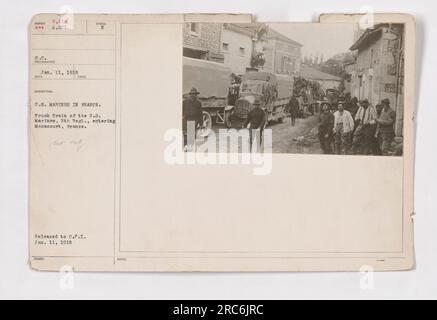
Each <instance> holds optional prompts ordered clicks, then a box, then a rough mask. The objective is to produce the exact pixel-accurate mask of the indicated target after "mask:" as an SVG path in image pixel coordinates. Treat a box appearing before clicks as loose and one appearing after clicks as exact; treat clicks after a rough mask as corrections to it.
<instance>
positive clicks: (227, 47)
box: [222, 42, 229, 51]
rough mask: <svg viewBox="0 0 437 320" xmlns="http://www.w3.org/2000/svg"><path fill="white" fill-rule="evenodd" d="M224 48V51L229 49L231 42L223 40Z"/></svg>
mask: <svg viewBox="0 0 437 320" xmlns="http://www.w3.org/2000/svg"><path fill="white" fill-rule="evenodd" d="M222 49H223V51H229V43H226V42H223V44H222Z"/></svg>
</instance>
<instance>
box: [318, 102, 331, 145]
mask: <svg viewBox="0 0 437 320" xmlns="http://www.w3.org/2000/svg"><path fill="white" fill-rule="evenodd" d="M330 108H331V106H330V105H329V103H327V102H324V103H322V111H321V112H320V114H319V141H320V147H321V148H322V151H323V153H324V154H332V130H333V129H334V115H333V114H332V113H331V111H330Z"/></svg>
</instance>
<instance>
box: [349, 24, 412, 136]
mask: <svg viewBox="0 0 437 320" xmlns="http://www.w3.org/2000/svg"><path fill="white" fill-rule="evenodd" d="M403 40H404V27H403V25H402V24H378V25H376V26H375V27H374V28H373V29H367V30H366V31H365V32H364V33H362V34H361V36H360V37H359V38H358V40H357V41H356V42H355V43H354V45H353V46H352V47H351V48H350V50H352V51H353V52H354V53H355V64H352V65H348V66H347V71H348V73H349V74H350V75H351V96H352V97H357V98H358V99H360V100H362V99H368V100H369V102H370V103H371V104H372V105H373V106H375V105H376V104H378V103H380V102H381V100H382V99H385V98H388V99H389V100H390V104H391V108H392V109H394V110H395V111H396V124H395V132H396V135H397V136H402V130H403V108H404V99H403V96H404V88H403V86H404V41H403Z"/></svg>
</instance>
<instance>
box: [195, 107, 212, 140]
mask: <svg viewBox="0 0 437 320" xmlns="http://www.w3.org/2000/svg"><path fill="white" fill-rule="evenodd" d="M202 116H203V126H202V127H201V128H200V129H199V130H198V131H197V134H198V135H199V136H201V137H206V136H208V135H209V134H210V132H211V130H212V117H211V114H210V113H209V112H207V111H203V114H202Z"/></svg>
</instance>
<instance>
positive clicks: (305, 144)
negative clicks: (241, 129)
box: [213, 116, 321, 154]
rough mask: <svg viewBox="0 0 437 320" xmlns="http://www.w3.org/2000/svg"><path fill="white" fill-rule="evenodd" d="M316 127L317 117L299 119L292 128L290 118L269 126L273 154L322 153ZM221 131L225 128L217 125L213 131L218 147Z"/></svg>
mask: <svg viewBox="0 0 437 320" xmlns="http://www.w3.org/2000/svg"><path fill="white" fill-rule="evenodd" d="M316 126H317V117H315V116H312V117H309V118H307V119H297V120H296V124H295V126H294V127H293V126H291V119H290V118H285V119H284V122H283V123H271V124H269V125H268V126H267V129H271V130H272V135H273V138H272V144H273V153H306V154H308V153H310V154H319V153H321V150H320V144H319V141H318V138H317V128H316ZM220 129H224V126H220V125H216V126H215V127H214V129H213V131H214V133H215V135H216V139H217V145H218V137H219V130H220ZM231 147H232V146H231ZM231 147H230V148H231ZM233 147H237V146H233ZM238 150H239V151H240V152H241V146H238Z"/></svg>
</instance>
